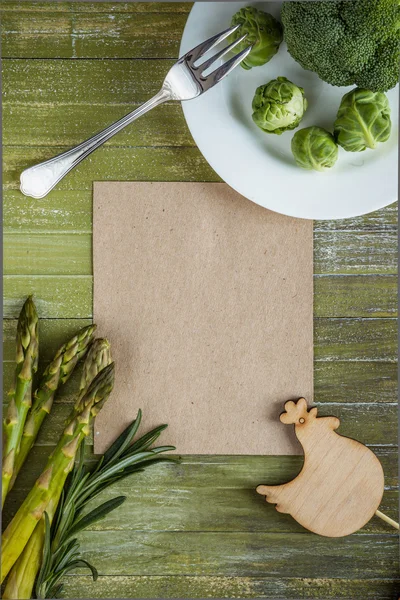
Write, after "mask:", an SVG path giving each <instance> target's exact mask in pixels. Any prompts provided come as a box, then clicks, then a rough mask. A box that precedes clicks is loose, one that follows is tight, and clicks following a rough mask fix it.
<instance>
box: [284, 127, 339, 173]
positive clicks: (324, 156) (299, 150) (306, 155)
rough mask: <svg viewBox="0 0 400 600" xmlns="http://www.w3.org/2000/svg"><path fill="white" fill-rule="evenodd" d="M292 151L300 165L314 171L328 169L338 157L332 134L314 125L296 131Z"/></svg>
mask: <svg viewBox="0 0 400 600" xmlns="http://www.w3.org/2000/svg"><path fill="white" fill-rule="evenodd" d="M292 152H293V156H294V158H295V161H296V163H297V164H298V165H299V166H300V167H303V169H314V170H316V171H325V170H326V169H330V168H331V167H333V165H334V164H335V162H336V161H337V157H338V147H337V144H336V142H335V139H334V137H333V135H332V134H331V133H329V132H328V131H326V130H325V129H322V127H316V126H313V127H305V128H304V129H300V130H299V131H296V133H295V134H294V136H293V139H292Z"/></svg>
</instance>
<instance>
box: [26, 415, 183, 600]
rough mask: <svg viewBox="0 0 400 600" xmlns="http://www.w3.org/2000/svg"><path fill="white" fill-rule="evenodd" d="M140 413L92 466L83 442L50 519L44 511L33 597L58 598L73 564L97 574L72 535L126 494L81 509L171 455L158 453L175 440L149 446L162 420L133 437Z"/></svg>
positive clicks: (87, 525) (156, 434)
mask: <svg viewBox="0 0 400 600" xmlns="http://www.w3.org/2000/svg"><path fill="white" fill-rule="evenodd" d="M141 418H142V412H141V411H140V410H139V412H138V414H137V417H136V419H135V420H134V421H133V422H132V423H131V424H130V425H129V426H128V427H127V428H126V429H125V430H124V431H123V432H122V433H121V435H120V436H119V437H118V438H117V439H116V440H115V442H114V443H113V444H112V445H111V446H110V448H109V449H108V450H107V451H106V452H105V454H103V456H102V457H101V458H100V459H99V460H98V461H97V463H96V465H95V466H94V467H93V468H92V469H88V468H87V467H86V466H85V464H84V454H85V449H84V444H82V445H81V448H80V452H79V459H78V462H77V463H76V465H75V467H74V469H73V471H72V472H71V474H70V476H69V479H68V481H67V484H66V486H65V487H64V490H63V493H62V496H61V499H60V502H59V504H58V508H57V512H56V514H55V518H54V520H53V523H52V524H51V525H50V520H49V519H48V517H47V514H46V521H45V544H44V549H43V560H42V565H41V569H40V571H39V574H38V577H37V580H36V597H37V598H40V599H44V598H58V597H59V594H60V593H61V592H62V590H63V584H62V580H63V578H64V576H65V575H66V574H67V573H68V572H69V571H71V570H73V569H75V568H77V567H86V568H88V569H89V570H90V571H91V574H92V577H93V580H94V581H95V580H96V579H97V570H96V568H95V567H94V566H93V565H91V564H90V563H89V562H88V561H86V560H84V559H83V558H82V557H81V554H80V546H79V541H78V539H77V538H76V537H75V536H76V535H77V534H78V533H79V532H80V531H82V530H83V529H86V528H87V527H89V526H90V525H93V524H94V523H97V522H98V521H99V520H100V519H104V517H106V516H107V515H108V514H109V513H110V512H111V511H112V510H114V509H116V508H118V506H120V505H121V504H122V503H123V502H124V501H125V499H126V497H125V496H117V497H116V498H113V499H111V500H108V501H107V502H103V503H102V504H100V505H99V506H97V507H96V508H94V509H92V510H91V511H90V512H88V513H87V514H83V511H84V509H85V507H86V505H87V504H88V502H90V501H91V500H93V498H95V497H96V496H97V495H98V494H100V492H102V491H103V490H105V489H106V488H107V487H109V486H110V485H112V484H113V483H115V482H117V481H120V480H122V479H124V478H125V477H128V476H129V475H131V474H133V473H138V472H140V471H143V468H144V467H146V466H147V465H148V464H149V463H154V462H159V461H161V460H168V459H170V457H168V459H167V458H166V457H160V456H159V455H160V454H162V453H163V452H169V451H172V450H175V447H174V446H158V447H156V448H150V446H152V444H154V442H155V441H156V440H157V439H158V437H159V436H160V434H161V432H162V431H163V430H164V429H165V428H166V427H167V425H160V426H159V427H157V428H155V429H153V430H152V431H149V432H148V433H146V434H145V435H143V436H142V437H141V438H139V439H138V440H136V441H133V438H134V437H135V435H136V433H137V431H138V429H139V425H140V421H141Z"/></svg>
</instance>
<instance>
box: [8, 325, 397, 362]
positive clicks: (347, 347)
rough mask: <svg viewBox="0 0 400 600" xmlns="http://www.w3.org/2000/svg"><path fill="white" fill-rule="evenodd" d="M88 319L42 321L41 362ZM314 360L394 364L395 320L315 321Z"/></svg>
mask: <svg viewBox="0 0 400 600" xmlns="http://www.w3.org/2000/svg"><path fill="white" fill-rule="evenodd" d="M89 322H91V321H90V320H88V319H56V320H52V319H42V320H41V323H40V328H41V340H42V347H43V348H44V352H43V356H42V359H43V360H50V359H51V356H52V355H53V354H54V352H55V351H56V350H57V348H58V346H59V345H60V344H61V343H63V342H64V341H65V338H66V336H67V335H72V334H73V333H74V332H75V331H76V330H77V329H79V328H80V327H84V325H86V324H87V323H89ZM15 327H16V321H15V320H14V319H7V320H6V321H5V322H4V340H3V342H4V360H6V361H9V360H11V361H12V360H14V338H15ZM315 359H316V360H317V361H321V360H322V361H340V362H342V361H346V360H352V361H360V360H361V361H364V360H365V361H382V362H385V363H387V362H396V360H397V326H396V320H395V319H316V320H315Z"/></svg>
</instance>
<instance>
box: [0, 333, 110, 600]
mask: <svg viewBox="0 0 400 600" xmlns="http://www.w3.org/2000/svg"><path fill="white" fill-rule="evenodd" d="M109 364H111V351H110V344H109V342H108V341H107V340H106V339H96V340H95V341H94V342H93V344H92V345H91V346H90V349H89V352H88V353H87V356H86V359H85V362H84V365H83V370H82V377H81V382H80V386H79V393H78V395H77V400H76V402H75V405H74V409H73V412H72V414H71V417H70V418H73V417H74V416H75V414H76V411H77V410H78V409H79V405H80V403H81V401H82V398H83V396H84V395H85V394H86V393H87V391H88V388H89V386H90V385H91V383H92V381H93V380H94V379H95V377H96V376H97V374H98V373H99V372H100V371H101V370H102V369H104V368H105V367H107V366H108V365H109ZM61 492H62V489H60V490H59V493H58V494H57V495H54V496H53V497H52V499H51V501H50V503H49V504H48V506H47V508H46V513H47V517H48V520H49V523H51V522H52V520H53V516H54V513H55V511H56V508H57V505H58V503H59V499H60V495H61ZM44 539H45V529H44V516H43V517H42V519H41V521H40V522H39V523H38V524H37V526H36V527H35V529H34V531H33V533H32V535H31V537H30V538H29V541H28V543H27V545H26V546H25V548H24V550H23V552H22V553H21V555H20V557H19V559H18V560H17V562H16V563H15V564H14V566H13V568H12V570H11V572H10V576H9V578H8V581H7V585H6V587H5V590H4V593H3V598H4V600H6V599H8V598H10V599H11V598H30V597H31V595H32V590H33V586H34V584H35V579H36V575H37V573H38V571H39V568H40V563H41V559H42V555H43V544H44Z"/></svg>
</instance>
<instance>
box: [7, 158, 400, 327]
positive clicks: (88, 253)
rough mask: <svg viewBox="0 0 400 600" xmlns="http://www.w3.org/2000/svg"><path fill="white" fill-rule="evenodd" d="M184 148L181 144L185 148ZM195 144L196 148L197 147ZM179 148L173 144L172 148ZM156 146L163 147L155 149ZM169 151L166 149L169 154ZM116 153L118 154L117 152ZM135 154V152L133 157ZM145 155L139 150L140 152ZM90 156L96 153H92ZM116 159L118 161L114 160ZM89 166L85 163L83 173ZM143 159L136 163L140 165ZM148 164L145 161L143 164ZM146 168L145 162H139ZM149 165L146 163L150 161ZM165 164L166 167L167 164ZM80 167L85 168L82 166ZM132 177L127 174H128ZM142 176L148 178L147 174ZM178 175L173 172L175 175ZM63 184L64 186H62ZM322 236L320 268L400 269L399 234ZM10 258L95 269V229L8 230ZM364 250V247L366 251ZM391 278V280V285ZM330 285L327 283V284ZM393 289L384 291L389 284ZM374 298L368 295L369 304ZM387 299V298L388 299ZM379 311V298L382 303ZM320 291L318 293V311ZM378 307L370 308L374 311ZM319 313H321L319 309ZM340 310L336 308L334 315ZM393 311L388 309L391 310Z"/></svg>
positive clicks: (32, 265) (24, 263)
mask: <svg viewBox="0 0 400 600" xmlns="http://www.w3.org/2000/svg"><path fill="white" fill-rule="evenodd" d="M179 150H181V149H176V151H179ZM193 150H194V149H193ZM107 151H111V152H112V153H114V152H119V151H120V149H118V150H117V149H115V148H114V149H112V150H111V149H108V150H107V149H103V150H100V151H99V152H104V153H107ZM170 151H172V152H174V151H173V150H170ZM132 152H134V153H138V154H139V155H140V156H144V154H145V153H146V150H144V149H136V150H133V151H132ZM148 152H149V158H150V156H151V152H152V151H151V150H148ZM153 152H157V151H156V150H155V149H154V150H153ZM167 156H168V153H167V152H166V156H165V158H167ZM102 158H103V156H100V154H99V155H97V156H96V158H93V159H92V161H93V162H92V163H89V165H86V166H88V169H87V170H89V171H90V170H92V167H93V168H94V170H96V171H97V170H98V169H100V168H101V164H104V163H103V161H102V160H101V159H102ZM114 158H115V157H114ZM132 158H133V157H132ZM137 158H139V156H137ZM169 159H170V160H172V157H171V156H169ZM88 160H90V158H89V159H88ZM156 160H157V162H158V161H162V156H161V153H160V154H159V155H158V156H156ZM113 162H114V161H113ZM86 166H82V167H81V168H82V175H83V172H84V170H86ZM114 166H115V170H116V171H117V170H118V169H122V168H123V167H122V165H119V164H117V165H115V163H114ZM136 166H137V165H135V168H136ZM143 166H144V164H143ZM139 168H140V167H139ZM145 168H146V167H145ZM108 170H109V179H112V178H113V177H112V172H111V171H112V167H110V165H108ZM164 170H165V167H164ZM176 171H178V169H175V173H172V168H171V171H169V175H174V174H176V175H177V179H180V174H179V173H176ZM79 173H80V172H79ZM79 173H77V174H76V175H74V174H72V175H71V180H72V179H73V178H75V180H76V179H77V178H79ZM100 178H102V179H106V177H105V176H104V174H103V177H101V176H100V175H99V176H94V179H100ZM125 178H127V176H125ZM141 179H144V177H142V178H141ZM171 179H172V177H171ZM71 180H69V179H68V176H67V178H66V180H65V181H66V184H65V185H67V184H70V181H71ZM81 181H82V184H84V182H86V181H88V180H87V179H86V177H84V178H83V177H81ZM60 187H61V186H60ZM319 236H320V237H319V238H318V239H317V240H316V241H315V249H314V251H315V258H314V269H315V272H316V273H317V274H330V273H332V274H346V273H348V274H355V275H357V274H369V273H370V274H376V273H381V274H388V275H390V274H395V273H396V268H397V267H396V254H395V252H396V244H397V241H396V236H395V235H394V234H390V236H389V235H388V236H386V235H385V236H384V237H382V238H378V237H377V236H376V234H369V233H366V234H364V233H363V234H360V233H357V234H348V233H340V234H339V233H338V234H336V235H335V236H334V237H333V239H325V236H327V237H328V238H329V236H330V234H329V233H328V234H319ZM3 243H4V260H5V269H4V273H5V275H56V274H57V275H90V274H91V273H92V236H91V235H90V234H82V235H79V234H73V233H68V232H67V233H65V234H62V235H59V234H58V233H57V234H55V233H50V232H48V233H41V232H39V233H36V232H32V233H25V232H24V233H17V232H14V231H12V232H7V231H6V232H5V235H4V242H3ZM327 245H329V248H330V250H329V251H330V253H331V255H330V257H329V258H327V256H326V252H327V250H326V248H327ZM362 250H364V253H363V252H362ZM389 281H391V283H390V285H389ZM378 282H379V284H382V288H381V290H380V291H381V292H382V293H384V295H385V296H386V301H387V300H388V297H387V294H389V295H390V296H391V304H392V307H394V304H395V303H394V302H393V289H394V284H395V281H394V279H393V280H390V279H388V278H386V279H382V280H379V279H377V280H376V284H375V285H376V287H379V284H378ZM320 285H323V284H322V283H319V282H318V283H316V286H320ZM325 285H327V284H325ZM338 285H340V289H341V290H342V292H343V294H344V295H345V294H346V293H348V290H349V289H350V290H351V291H353V290H354V292H355V293H356V290H355V288H354V287H353V282H352V284H351V285H349V286H347V281H346V280H345V279H344V278H343V279H342V280H341V282H340V284H339V283H338ZM354 285H357V287H358V290H359V292H360V293H361V294H362V293H364V292H365V289H364V288H365V282H364V281H363V280H362V279H361V278H360V279H358V280H357V282H356V281H354ZM388 287H390V288H391V291H387V292H383V288H386V290H388ZM374 293H379V292H378V290H375V292H373V291H372V290H371V291H370V290H369V289H368V297H369V298H371V294H374ZM367 302H368V298H367V299H366V302H365V304H366V306H367ZM382 302H383V303H384V302H385V300H384V299H382ZM332 306H334V299H332ZM377 309H378V315H379V314H380V313H379V309H380V307H379V303H378V306H377ZM318 310H319V307H318V297H317V311H318ZM320 310H321V311H322V314H323V315H325V314H327V309H326V307H325V308H324V307H323V306H322V307H321V309H320ZM337 310H338V314H339V313H340V311H341V307H340V304H339V300H338V308H337ZM371 313H373V311H370V313H369V314H371ZM317 314H318V313H317ZM335 314H336V311H335V310H334V311H333V315H335ZM353 314H355V313H354V312H353V311H352V313H351V314H349V315H346V316H352V315H353ZM386 314H387V313H386Z"/></svg>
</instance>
